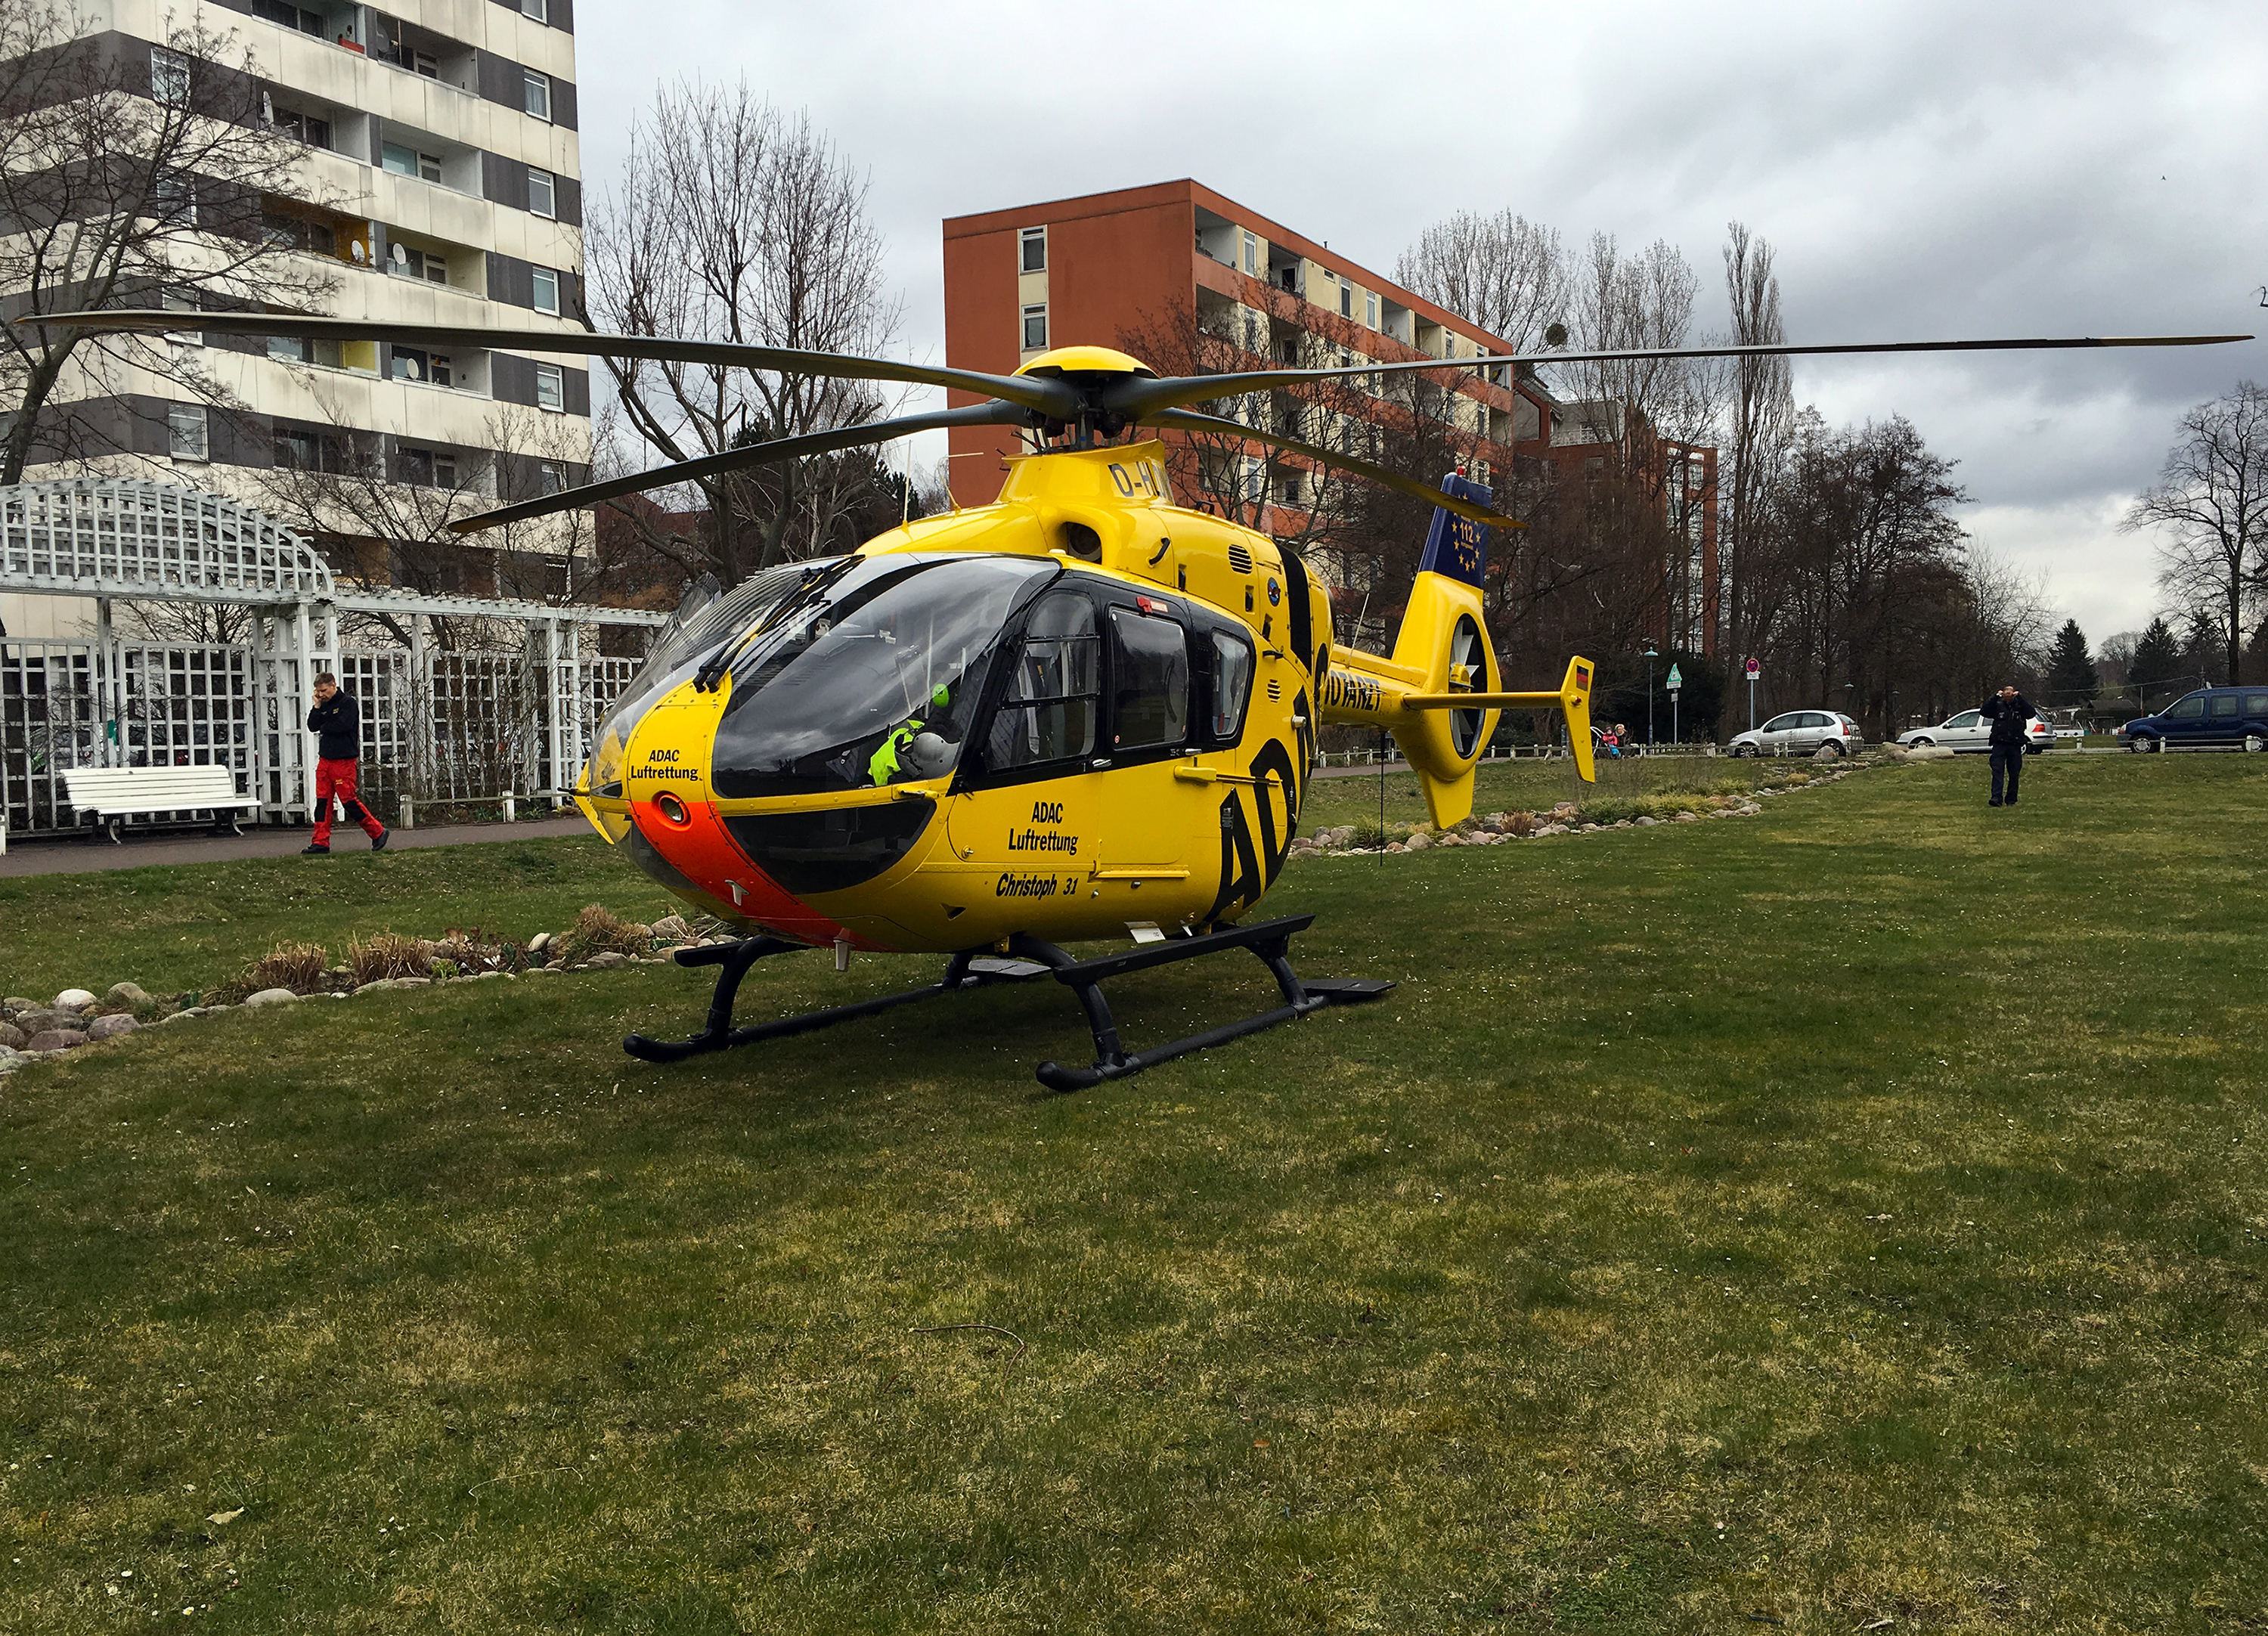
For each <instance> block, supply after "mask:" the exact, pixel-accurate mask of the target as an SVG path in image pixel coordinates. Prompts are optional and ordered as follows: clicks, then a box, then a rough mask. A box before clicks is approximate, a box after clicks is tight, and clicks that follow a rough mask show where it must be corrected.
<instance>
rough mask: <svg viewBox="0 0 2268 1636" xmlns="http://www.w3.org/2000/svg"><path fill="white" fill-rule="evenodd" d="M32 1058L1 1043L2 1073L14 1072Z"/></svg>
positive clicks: (0, 1064) (0, 1065) (0, 1069)
mask: <svg viewBox="0 0 2268 1636" xmlns="http://www.w3.org/2000/svg"><path fill="white" fill-rule="evenodd" d="M31 1060H32V1059H31V1058H29V1057H26V1055H25V1054H24V1053H23V1052H21V1051H19V1050H15V1049H14V1048H13V1047H11V1046H7V1045H0V1073H13V1072H16V1070H17V1069H18V1068H20V1067H22V1066H23V1065H25V1064H26V1063H27V1062H29V1061H31Z"/></svg>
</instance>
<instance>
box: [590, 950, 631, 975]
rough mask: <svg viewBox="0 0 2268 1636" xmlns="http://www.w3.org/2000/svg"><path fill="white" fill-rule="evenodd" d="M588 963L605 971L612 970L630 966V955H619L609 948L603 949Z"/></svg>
mask: <svg viewBox="0 0 2268 1636" xmlns="http://www.w3.org/2000/svg"><path fill="white" fill-rule="evenodd" d="M587 963H589V964H591V965H593V966H597V967H600V968H602V969H608V970H612V969H614V968H615V967H616V966H627V965H629V964H630V956H629V955H628V954H618V953H616V952H615V950H613V949H611V948H607V949H601V950H600V951H599V952H598V953H597V954H593V955H592V956H591V958H590V960H589V962H587Z"/></svg>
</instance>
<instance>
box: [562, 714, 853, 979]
mask: <svg viewBox="0 0 2268 1636" xmlns="http://www.w3.org/2000/svg"><path fill="white" fill-rule="evenodd" d="M729 693H730V687H729V684H728V685H727V686H725V687H723V688H718V689H712V690H710V691H707V692H699V691H696V690H695V689H694V688H693V687H692V686H691V684H690V683H688V684H687V685H685V686H682V687H680V688H676V689H672V690H670V691H669V692H668V693H666V694H664V695H662V696H659V697H657V698H656V699H655V700H654V701H653V703H652V704H650V705H648V706H647V707H646V708H644V710H643V711H638V712H637V714H636V716H635V719H629V720H627V721H626V722H625V724H624V730H623V732H622V735H621V737H620V740H619V741H618V743H617V744H616V746H615V748H613V750H612V751H611V753H610V755H608V756H606V757H602V755H601V754H600V752H601V750H605V749H607V748H608V747H607V746H606V745H604V744H602V745H601V746H600V747H599V748H594V749H593V752H592V755H591V763H590V774H589V776H590V777H591V779H592V784H593V793H594V794H597V793H599V792H600V787H601V786H600V778H601V777H602V775H606V774H609V773H611V774H612V775H613V779H612V781H611V783H612V787H613V788H614V789H615V790H616V791H618V792H619V794H618V795H617V796H615V798H614V799H612V800H608V801H607V804H606V807H602V808H600V813H601V814H602V815H605V814H607V812H608V809H609V808H611V809H613V811H615V812H617V813H619V814H620V815H619V817H617V818H616V819H615V826H617V827H615V828H614V829H611V830H610V833H609V838H610V839H612V840H614V841H615V843H616V844H619V845H620V846H621V847H622V850H623V851H625V852H627V853H629V854H630V859H631V860H632V861H633V862H634V863H636V864H637V866H638V867H639V868H640V869H642V870H644V872H645V873H646V874H648V875H649V876H651V877H652V879H653V880H655V881H659V883H660V884H661V885H662V886H664V887H666V888H667V889H668V890H669V891H670V892H671V893H673V894H674V895H676V896H678V897H680V898H682V899H684V900H685V901H686V902H687V903H691V904H693V905H694V906H695V907H696V908H697V909H700V910H703V911H704V912H706V913H709V914H712V915H715V916H716V917H718V918H719V919H721V920H725V921H728V922H735V923H739V924H741V925H748V924H755V925H762V926H764V927H766V928H768V929H770V930H772V931H775V932H781V933H784V935H787V936H790V937H796V938H801V939H803V940H806V941H810V942H816V943H825V942H832V941H833V940H836V938H838V937H842V936H844V935H847V934H846V933H845V932H844V930H843V927H842V926H841V925H837V924H836V922H835V921H833V920H831V919H828V918H827V917H824V916H821V915H815V914H814V913H813V912H812V911H811V910H809V909H807V908H806V907H805V906H804V905H803V904H802V903H800V902H799V901H798V900H797V899H796V898H795V897H794V896H793V895H791V894H790V893H789V892H787V891H786V890H785V889H784V888H782V887H781V886H780V885H779V884H778V883H777V881H774V880H772V878H771V877H770V875H768V874H766V873H764V872H763V871H762V869H760V868H758V867H757V866H755V863H754V862H753V861H752V860H751V859H749V857H748V854H747V851H746V850H745V849H743V848H742V847H741V846H740V843H739V842H737V841H735V840H734V839H733V836H732V833H731V831H730V830H729V829H726V827H725V821H724V819H723V818H722V817H721V816H719V815H718V812H717V807H716V800H717V797H716V792H715V791H714V789H713V788H712V787H711V777H712V776H713V773H714V767H715V753H716V742H717V724H718V720H719V719H720V718H721V717H722V716H723V714H724V711H725V704H726V703H727V700H728V696H729ZM627 714H628V713H627V712H626V715H627Z"/></svg>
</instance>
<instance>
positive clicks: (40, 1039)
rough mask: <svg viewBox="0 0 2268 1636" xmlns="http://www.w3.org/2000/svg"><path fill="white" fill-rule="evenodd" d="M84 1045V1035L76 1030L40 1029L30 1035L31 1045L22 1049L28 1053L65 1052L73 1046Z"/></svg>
mask: <svg viewBox="0 0 2268 1636" xmlns="http://www.w3.org/2000/svg"><path fill="white" fill-rule="evenodd" d="M85 1043H86V1035H84V1034H82V1033H80V1032H79V1030H77V1028H42V1029H40V1031H39V1032H38V1033H37V1034H34V1035H32V1043H30V1044H28V1045H26V1046H25V1047H24V1049H25V1050H28V1051H67V1050H70V1049H71V1047H73V1046H74V1045H84V1044H85Z"/></svg>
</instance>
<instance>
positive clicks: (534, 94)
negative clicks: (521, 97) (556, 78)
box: [523, 68, 551, 120]
mask: <svg viewBox="0 0 2268 1636" xmlns="http://www.w3.org/2000/svg"><path fill="white" fill-rule="evenodd" d="M523 71H524V72H525V73H526V74H527V111H528V112H529V113H530V114H534V115H535V117H536V118H538V119H540V120H549V118H550V117H551V76H550V75H549V74H539V73H537V72H536V71H535V70H534V69H532V68H531V69H527V70H523Z"/></svg>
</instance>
